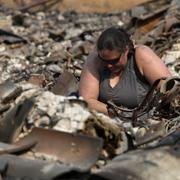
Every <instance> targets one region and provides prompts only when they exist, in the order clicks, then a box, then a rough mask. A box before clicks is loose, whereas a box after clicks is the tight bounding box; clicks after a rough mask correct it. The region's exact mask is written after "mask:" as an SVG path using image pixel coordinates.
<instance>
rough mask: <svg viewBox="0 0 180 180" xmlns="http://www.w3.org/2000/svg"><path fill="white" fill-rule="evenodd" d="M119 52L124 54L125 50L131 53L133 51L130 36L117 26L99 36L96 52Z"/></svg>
mask: <svg viewBox="0 0 180 180" xmlns="http://www.w3.org/2000/svg"><path fill="white" fill-rule="evenodd" d="M105 49H108V50H111V51H113V50H119V51H120V52H121V53H124V52H125V51H126V50H127V49H129V50H130V52H131V51H133V50H134V45H133V42H132V40H131V39H130V36H129V35H128V34H127V33H126V31H125V30H124V29H122V28H121V27H118V26H112V27H110V28H108V29H106V30H105V31H103V32H102V34H101V35H100V36H99V39H98V41H97V50H98V51H101V50H105Z"/></svg>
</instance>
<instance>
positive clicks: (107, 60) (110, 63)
mask: <svg viewBox="0 0 180 180" xmlns="http://www.w3.org/2000/svg"><path fill="white" fill-rule="evenodd" d="M127 54H128V50H126V51H125V52H124V53H120V52H119V51H118V50H113V51H110V50H102V51H99V52H98V58H99V59H100V60H101V61H102V63H103V65H104V66H105V67H107V68H108V69H109V70H110V71H111V72H113V73H118V72H121V71H123V70H124V68H125V65H126V63H127Z"/></svg>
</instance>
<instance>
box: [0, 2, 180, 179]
mask: <svg viewBox="0 0 180 180" xmlns="http://www.w3.org/2000/svg"><path fill="white" fill-rule="evenodd" d="M38 5H41V3H40V4H38ZM150 9H151V11H150ZM179 9H180V4H179V1H176V0H173V1H161V2H155V1H150V2H148V3H145V4H142V5H139V6H137V7H135V8H133V9H131V10H126V11H123V12H111V13H101V14H100V13H94V14H92V13H77V12H75V11H66V12H60V11H58V10H51V11H44V12H43V11H42V12H41V11H38V12H36V13H29V12H28V11H27V12H24V11H23V12H21V11H20V10H19V11H15V12H12V10H11V9H7V11H5V8H4V9H3V8H1V10H0V14H1V19H0V73H1V76H0V141H1V143H0V174H1V176H2V177H3V178H5V179H6V178H7V179H8V178H15V179H16V178H19V179H23V178H24V177H26V178H27V179H56V178H57V179H61V178H62V179H71V178H74V179H96V178H97V179H98V178H101V179H103V178H104V179H119V178H122V179H149V180H150V179H152V178H154V177H156V179H159V180H160V179H162V178H164V176H162V173H163V174H167V178H169V179H173V178H174V179H175V178H176V179H179V176H180V174H179V171H178V168H177V167H178V165H179V156H178V153H179V137H180V134H179V126H180V116H179V115H180V76H179V75H180V39H179V33H180V29H179ZM23 10H24V9H23ZM111 25H120V26H123V27H124V28H125V29H127V31H128V33H130V34H131V35H132V39H133V40H134V43H135V44H139V43H142V44H145V45H149V46H150V47H151V48H153V49H154V50H155V51H156V53H157V54H158V55H159V56H160V57H161V58H162V60H163V61H164V62H165V64H166V65H167V66H168V68H169V69H170V71H171V72H172V74H173V77H172V78H170V79H166V80H165V82H164V85H163V86H162V88H161V89H160V92H158V91H156V90H155V88H156V86H157V85H158V82H159V80H157V82H155V84H154V85H153V86H152V89H151V90H150V92H149V93H148V94H147V96H146V98H145V99H144V101H143V102H142V104H140V105H139V107H137V108H136V109H134V110H131V111H130V110H128V109H123V108H120V107H116V106H115V105H114V104H112V102H109V103H108V105H109V106H110V108H112V110H114V111H115V112H116V114H117V117H116V118H110V117H107V116H105V115H103V114H100V113H97V112H94V111H91V110H89V109H88V108H87V103H86V102H85V101H84V100H83V99H82V98H81V97H79V96H78V93H77V90H78V82H79V78H80V74H81V70H82V66H83V64H84V61H85V60H86V57H87V55H88V54H89V52H90V51H91V50H92V49H93V48H94V45H95V42H96V40H97V37H98V35H99V34H100V33H101V31H102V30H103V29H105V28H107V27H109V26H111ZM3 143H4V144H3ZM130 150H132V151H130ZM14 162H15V164H14ZM166 162H168V163H166ZM137 166H138V168H136V167H137ZM25 172H28V173H25ZM32 172H35V173H32ZM119 172H121V173H119ZM145 172H146V173H145Z"/></svg>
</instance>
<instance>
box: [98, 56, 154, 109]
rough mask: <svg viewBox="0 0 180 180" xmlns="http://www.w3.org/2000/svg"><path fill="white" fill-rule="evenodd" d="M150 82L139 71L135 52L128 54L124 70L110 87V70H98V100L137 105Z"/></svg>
mask: <svg viewBox="0 0 180 180" xmlns="http://www.w3.org/2000/svg"><path fill="white" fill-rule="evenodd" d="M149 88H150V84H149V83H148V82H147V80H146V79H145V78H144V77H143V76H142V74H141V73H140V71H139V69H138V67H137V65H136V60H135V53H131V54H129V55H128V60H127V64H126V67H125V70H124V72H123V74H122V76H121V78H120V80H119V82H118V83H117V84H116V85H115V86H114V87H111V85H110V70H108V69H107V68H104V69H103V70H101V72H100V86H99V101H101V102H104V103H106V102H107V101H108V100H111V101H113V102H114V103H115V104H116V105H117V106H124V107H127V108H135V107H137V106H138V105H139V104H140V103H141V102H142V100H143V99H144V97H145V95H146V94H147V92H148V91H149Z"/></svg>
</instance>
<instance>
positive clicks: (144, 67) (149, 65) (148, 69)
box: [136, 46, 171, 84]
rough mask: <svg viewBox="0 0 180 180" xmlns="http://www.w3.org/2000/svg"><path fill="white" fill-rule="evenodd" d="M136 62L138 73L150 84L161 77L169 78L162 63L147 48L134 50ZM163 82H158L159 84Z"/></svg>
mask: <svg viewBox="0 0 180 180" xmlns="http://www.w3.org/2000/svg"><path fill="white" fill-rule="evenodd" d="M136 62H137V65H138V67H139V70H140V72H141V73H142V75H144V76H145V78H146V79H147V80H148V81H149V83H150V84H153V82H154V81H155V80H156V79H159V78H161V77H170V76H171V73H170V71H169V70H168V68H167V67H166V65H165V64H164V63H163V61H162V60H161V59H160V58H159V57H158V56H157V55H156V54H155V53H154V52H153V51H152V50H151V49H150V48H148V47H146V46H140V47H138V48H136ZM162 82H163V81H161V82H160V84H161V83H162Z"/></svg>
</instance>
